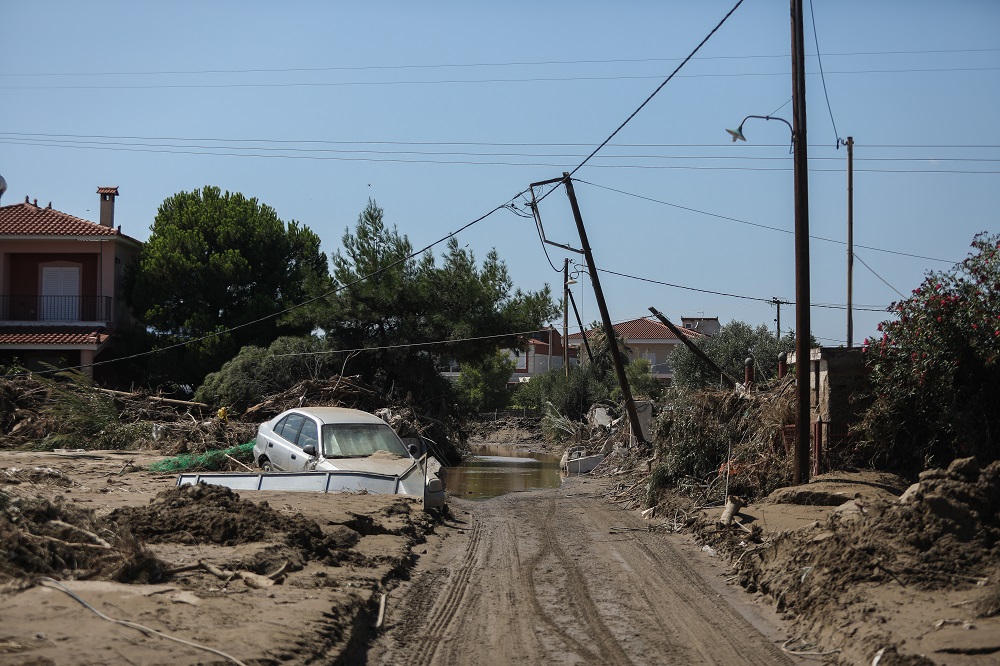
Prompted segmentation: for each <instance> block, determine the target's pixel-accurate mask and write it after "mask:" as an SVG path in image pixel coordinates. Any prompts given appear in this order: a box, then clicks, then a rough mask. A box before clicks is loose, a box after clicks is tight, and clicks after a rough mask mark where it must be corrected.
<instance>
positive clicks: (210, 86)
mask: <svg viewBox="0 0 1000 666" xmlns="http://www.w3.org/2000/svg"><path fill="white" fill-rule="evenodd" d="M740 2H742V0H740ZM686 62H687V59H685V63H686ZM680 66H681V67H682V66H683V64H682V65H680ZM998 69H1000V67H935V68H928V67H923V68H907V69H856V70H840V71H832V72H830V74H838V75H855V74H934V73H941V74H950V73H954V72H993V71H996V70H998ZM675 71H676V70H675ZM789 75H790V72H739V73H717V74H710V73H702V74H681V75H679V76H678V75H676V74H671V75H670V77H669V78H670V79H672V78H682V79H703V78H737V77H755V76H756V77H760V76H780V77H782V78H784V77H788V76H789ZM661 76H662V75H657V74H649V75H631V76H630V75H615V76H568V77H567V76H549V77H527V78H508V79H501V78H496V79H437V80H432V81H328V82H296V83H221V84H218V83H205V84H198V83H170V84H167V83H163V84H156V83H150V84H133V85H102V84H96V85H40V86H22V85H9V86H0V90H30V91H38V90H227V89H228V90H240V89H261V88H284V89H287V88H342V87H349V86H371V87H374V86H431V85H460V84H497V83H572V82H577V81H637V80H648V79H659V78H661ZM668 80H669V79H668ZM654 94H655V93H654Z"/></svg>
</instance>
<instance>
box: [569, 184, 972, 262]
mask: <svg viewBox="0 0 1000 666" xmlns="http://www.w3.org/2000/svg"><path fill="white" fill-rule="evenodd" d="M576 182H578V183H582V184H584V185H590V186H591V187H598V188H600V189H602V190H608V191H610V192H617V193H618V194H623V195H625V196H629V197H635V198H636V199H642V200H644V201H649V202H652V203H657V204H661V205H664V206H670V207H671V208H677V209H680V210H686V211H688V212H691V213H698V214H699V215H707V216H709V217H715V218H718V219H720V220H727V221H729V222H737V223H739V224H745V225H747V226H750V227H757V228H760V229H767V230H768V231H778V232H781V233H783V234H789V235H791V234H793V233H794V232H793V231H791V230H789V229H781V228H780V227H772V226H768V225H766V224H760V223H758V222H748V221H747V220H741V219H739V218H737V217H730V216H728V215H720V214H718V213H710V212H708V211H704V210H699V209H697V208H691V207H689V206H681V205H680V204H675V203H671V202H669V201H663V200H661V199H654V198H652V197H647V196H643V195H641V194H634V193H632V192H626V191H624V190H619V189H616V188H614V187H608V186H607V185H597V184H596V183H591V182H588V181H586V180H580V179H577V180H576ZM809 238H812V239H813V240H821V241H824V242H827V243H836V244H838V245H847V243H846V242H844V241H841V240H836V239H834V238H824V237H822V236H813V235H810V236H809ZM855 247H860V248H863V249H866V250H874V251H876V252H885V253H886V254H895V255H899V256H902V257H911V258H913V259H924V260H927V261H940V262H942V263H947V264H955V263H958V262H955V261H949V260H948V259H938V258H936V257H926V256H923V255H920V254H911V253H909V252H900V251H899V250H886V249H884V248H880V247H872V246H869V245H858V244H857V243H855Z"/></svg>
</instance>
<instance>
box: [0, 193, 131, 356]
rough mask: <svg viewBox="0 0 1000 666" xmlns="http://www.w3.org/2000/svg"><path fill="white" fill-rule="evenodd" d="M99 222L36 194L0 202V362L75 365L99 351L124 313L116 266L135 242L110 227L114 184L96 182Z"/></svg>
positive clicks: (126, 257) (126, 260)
mask: <svg viewBox="0 0 1000 666" xmlns="http://www.w3.org/2000/svg"><path fill="white" fill-rule="evenodd" d="M97 194H98V195H99V196H100V203H101V209H100V210H101V216H100V222H91V221H89V220H84V219H82V218H79V217H75V216H73V215H69V214H67V213H63V212H61V211H58V210H56V209H54V208H52V204H51V202H50V203H49V205H48V206H46V207H45V208H42V207H41V206H39V205H38V200H37V199H35V200H34V201H30V200H29V198H28V197H25V199H24V203H18V204H14V205H11V206H0V361H7V362H9V361H12V360H13V359H15V358H16V359H17V360H18V361H19V362H20V363H21V364H23V365H26V366H27V367H29V368H37V367H41V365H42V364H43V363H45V364H49V365H53V366H56V367H77V366H79V367H81V368H82V369H83V371H84V372H86V373H87V374H92V369H93V368H92V364H93V363H94V361H95V360H97V359H98V357H99V356H100V354H101V353H102V352H104V351H105V350H106V349H107V348H108V346H109V344H110V343H111V340H112V338H113V336H114V332H115V329H116V328H117V327H119V326H120V325H121V324H122V323H124V322H125V321H127V318H128V317H129V313H128V310H127V308H126V307H125V304H124V302H123V299H122V269H123V267H124V266H126V265H127V264H128V263H129V262H131V261H132V259H133V258H135V257H136V256H138V254H139V252H140V250H141V248H142V243H141V242H139V241H138V240H136V239H134V238H131V237H129V236H126V235H125V234H123V233H122V231H121V227H120V226H119V227H117V228H116V227H115V226H114V216H115V197H117V196H118V188H117V187H100V188H98V189H97Z"/></svg>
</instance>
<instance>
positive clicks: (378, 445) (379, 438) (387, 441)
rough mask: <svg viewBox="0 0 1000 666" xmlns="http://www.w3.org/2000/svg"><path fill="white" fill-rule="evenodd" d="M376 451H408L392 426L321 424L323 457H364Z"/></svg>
mask: <svg viewBox="0 0 1000 666" xmlns="http://www.w3.org/2000/svg"><path fill="white" fill-rule="evenodd" d="M378 451H388V452H389V453H394V454H396V455H397V456H403V457H408V456H409V453H407V451H406V447H405V446H403V442H402V441H400V439H399V437H397V436H396V433H395V432H393V430H392V428H390V427H389V426H387V425H382V424H378V423H333V424H329V423H328V424H326V425H324V426H323V457H325V458H364V457H367V456H370V455H372V454H373V453H376V452H378Z"/></svg>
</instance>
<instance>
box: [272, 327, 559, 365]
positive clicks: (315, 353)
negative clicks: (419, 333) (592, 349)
mask: <svg viewBox="0 0 1000 666" xmlns="http://www.w3.org/2000/svg"><path fill="white" fill-rule="evenodd" d="M548 331H549V329H547V328H538V329H534V330H531V331H518V332H515V333H496V334H494V335H480V336H476V337H471V338H454V339H448V340H429V341H427V342H408V343H400V344H398V345H381V346H378V347H358V348H356V349H325V350H322V351H312V352H296V353H290V354H274V355H273V356H274V357H275V358H283V357H286V356H323V355H327V354H356V353H358V352H366V351H388V350H390V349H413V348H414V347H432V346H434V345H450V344H456V343H459V342H477V341H480V340H496V339H498V338H510V337H520V336H522V335H531V334H532V333H547V332H548Z"/></svg>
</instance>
